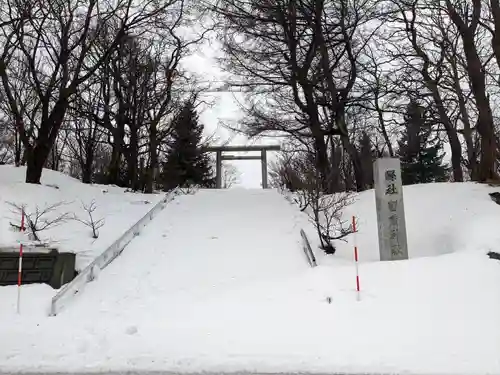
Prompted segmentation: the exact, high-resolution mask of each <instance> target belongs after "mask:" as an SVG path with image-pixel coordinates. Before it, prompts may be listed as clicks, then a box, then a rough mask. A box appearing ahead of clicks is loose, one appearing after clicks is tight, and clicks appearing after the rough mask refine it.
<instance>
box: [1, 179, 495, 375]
mask: <svg viewBox="0 0 500 375" xmlns="http://www.w3.org/2000/svg"><path fill="white" fill-rule="evenodd" d="M59 177H60V178H63V177H62V176H59ZM59 177H58V178H59ZM64 178H66V177H64ZM61 185H63V183H61ZM68 186H69V184H68ZM79 186H80V185H79V183H77V182H76V181H75V182H74V183H73V188H74V190H79V189H83V188H84V187H79ZM3 188H4V187H2V189H3ZM35 188H36V187H35ZM35 188H33V189H35ZM90 188H91V187H85V189H90ZM38 189H45V188H44V187H38ZM64 189H67V194H68V199H69V195H70V192H69V190H70V189H71V188H69V187H68V188H66V187H64V188H63V186H61V189H60V190H64ZM495 190H498V189H494V188H490V187H487V186H482V185H477V184H472V183H463V184H429V185H420V186H409V187H405V191H404V194H405V208H406V218H407V228H408V240H409V251H410V255H411V259H410V260H408V261H399V262H383V263H382V262H379V261H378V248H377V247H378V245H377V244H378V242H377V233H376V221H375V219H376V215H375V199H374V194H373V191H368V192H364V193H361V194H359V195H358V196H357V197H356V202H355V203H354V204H353V205H352V206H350V207H349V208H348V209H347V210H346V212H345V215H346V218H349V217H350V215H353V214H355V215H356V216H357V218H358V221H359V234H358V244H359V250H360V261H361V264H360V276H361V288H362V294H361V301H359V302H358V301H356V294H355V292H354V288H355V280H354V265H353V262H352V243H349V242H348V243H343V242H339V246H338V252H337V254H335V255H333V256H325V255H322V254H321V252H320V251H316V256H317V258H318V264H319V266H318V267H316V268H310V267H309V266H308V264H307V261H306V258H305V255H304V253H303V252H302V249H301V238H300V234H299V231H300V228H304V229H305V230H306V231H307V233H308V234H309V235H310V237H311V240H312V242H313V243H315V242H316V241H314V237H313V235H314V229H313V228H312V227H311V225H310V224H309V223H308V222H307V218H306V217H305V216H304V214H303V213H301V212H300V211H299V210H298V209H297V207H295V206H293V205H291V204H290V203H289V202H287V201H286V200H285V199H284V198H283V197H282V196H280V195H279V194H278V193H277V192H276V191H272V190H269V191H263V190H245V189H231V190H228V191H220V190H219V191H218V190H212V191H209V190H202V191H199V192H197V193H196V194H194V195H183V196H179V197H177V198H175V200H174V201H173V202H171V203H169V204H168V206H167V207H166V208H165V210H163V211H162V212H161V213H159V214H158V216H157V217H156V218H155V219H154V220H153V221H152V222H151V223H150V224H149V225H148V226H147V227H146V228H145V229H144V230H143V231H142V232H141V235H140V236H138V237H137V238H136V239H134V240H133V241H132V242H131V243H130V245H129V246H128V247H127V248H126V249H125V250H124V252H123V253H122V255H121V256H120V257H118V258H117V259H116V260H115V261H114V262H113V263H112V264H110V265H109V266H108V267H107V268H106V269H104V270H103V271H102V272H101V273H100V275H99V277H98V278H97V280H95V281H94V282H92V283H90V284H89V285H88V286H87V287H86V288H85V290H84V291H83V292H82V293H81V294H79V295H77V296H76V297H75V298H74V299H73V300H72V301H71V302H70V303H69V304H68V306H67V308H66V309H64V310H63V311H62V312H61V314H60V315H58V316H56V317H47V316H46V315H45V312H46V311H47V308H48V305H49V303H50V295H51V293H50V292H51V289H50V288H48V287H46V286H29V287H23V289H22V300H23V305H22V307H23V309H22V314H21V315H17V314H16V313H15V298H16V293H17V290H16V288H15V287H0V298H1V299H2V304H1V305H0V321H2V322H3V324H1V325H0V337H2V340H1V341H0V371H3V372H5V373H8V372H10V373H12V372H16V371H39V372H41V371H45V372H51V371H54V372H55V371H61V372H64V373H68V372H71V371H75V372H76V371H79V372H83V371H96V372H98V371H102V372H106V371H117V372H120V371H122V372H125V371H171V372H202V371H204V372H248V373H264V372H267V373H269V372H288V373H290V372H294V373H295V372H316V373H329V374H333V373H344V374H351V373H352V374H359V373H366V374H376V373H377V374H379V373H386V374H388V373H392V374H432V375H437V374H439V375H445V374H461V375H462V374H463V375H465V374H471V375H472V374H474V375H480V374H500V356H499V353H500V319H499V316H500V290H499V289H500V262H499V261H496V260H491V259H489V258H488V257H487V256H486V253H487V252H488V251H490V250H493V251H499V250H500V241H499V240H500V238H499V236H500V235H499V234H498V232H497V228H498V227H499V225H500V206H498V205H496V204H494V203H493V202H492V201H491V200H490V198H489V197H488V192H491V191H495ZM77 194H81V193H77ZM88 194H89V196H90V194H91V193H90V192H89V193H88ZM96 195H98V194H97V193H96ZM115 195H116V196H113V195H111V194H107V195H105V196H104V197H101V198H102V199H101V201H100V204H101V205H103V206H105V207H108V209H109V210H110V211H112V210H116V209H117V207H115V206H117V205H120V204H123V203H122V202H125V201H124V197H128V196H129V195H127V194H125V193H123V192H119V191H118V190H117V191H116V193H115ZM130 196H131V197H135V199H143V198H139V196H138V195H130ZM118 197H119V198H118ZM117 198H118V199H117ZM55 199H60V197H57V198H55ZM107 200H109V201H107ZM125 206H126V207H127V208H126V209H127V210H129V209H130V210H132V208H131V207H129V206H132V207H135V206H134V205H131V204H125ZM132 212H133V211H131V214H132ZM134 213H135V212H134ZM127 215H128V214H127ZM123 216H125V215H123ZM123 219H124V218H123ZM134 221H136V219H133V220H132V219H131V220H130V222H134ZM3 225H5V224H3ZM117 232H118V231H117ZM56 234H57V233H56V232H54V234H53V235H54V238H57V237H56ZM65 234H66V235H67V233H65ZM117 235H118V234H117ZM75 237H77V236H76V234H75ZM79 240H81V238H80V237H77V238H76V239H75V241H79ZM328 297H330V298H331V303H330V304H329V303H327V298H328ZM6 323H8V324H6Z"/></svg>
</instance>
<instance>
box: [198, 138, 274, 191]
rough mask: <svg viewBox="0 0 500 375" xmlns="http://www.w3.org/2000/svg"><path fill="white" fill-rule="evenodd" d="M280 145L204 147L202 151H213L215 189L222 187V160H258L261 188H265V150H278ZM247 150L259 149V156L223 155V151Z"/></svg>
mask: <svg viewBox="0 0 500 375" xmlns="http://www.w3.org/2000/svg"><path fill="white" fill-rule="evenodd" d="M280 149H281V147H280V146H279V145H270V146H213V147H205V148H204V149H203V151H206V152H215V153H216V158H215V178H216V184H215V187H216V188H217V189H221V188H222V162H223V161H224V160H260V162H261V169H262V188H263V189H267V188H268V183H267V151H279V150H280ZM248 151H260V156H257V155H250V156H235V155H223V152H248Z"/></svg>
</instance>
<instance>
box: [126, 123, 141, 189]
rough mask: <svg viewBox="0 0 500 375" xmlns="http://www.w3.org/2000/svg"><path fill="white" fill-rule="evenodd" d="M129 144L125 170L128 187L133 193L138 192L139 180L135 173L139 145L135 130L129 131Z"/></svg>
mask: <svg viewBox="0 0 500 375" xmlns="http://www.w3.org/2000/svg"><path fill="white" fill-rule="evenodd" d="M130 133H131V134H130V144H129V147H128V153H127V164H128V170H127V175H128V176H127V177H128V182H129V187H130V188H131V189H132V190H133V191H137V190H139V179H138V173H137V163H138V162H139V160H138V159H139V151H138V148H139V145H138V142H139V140H138V138H137V131H136V130H135V129H132V128H131V129H130Z"/></svg>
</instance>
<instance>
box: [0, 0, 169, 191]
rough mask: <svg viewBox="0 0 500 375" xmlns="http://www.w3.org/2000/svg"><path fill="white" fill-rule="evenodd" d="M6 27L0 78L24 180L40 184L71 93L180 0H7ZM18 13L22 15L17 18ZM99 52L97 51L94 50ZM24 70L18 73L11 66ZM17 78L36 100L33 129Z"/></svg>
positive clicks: (0, 57)
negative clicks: (23, 163) (18, 95)
mask: <svg viewBox="0 0 500 375" xmlns="http://www.w3.org/2000/svg"><path fill="white" fill-rule="evenodd" d="M7 3H8V4H7V5H8V7H9V10H10V11H9V12H8V13H2V15H3V16H4V17H9V18H7V19H5V20H1V21H3V23H7V24H8V26H4V27H3V28H2V30H1V32H2V33H1V38H2V39H3V50H2V52H1V53H0V78H1V80H2V87H3V90H4V92H5V95H6V98H7V100H8V104H9V109H10V111H11V112H12V114H13V117H14V119H15V121H14V122H15V124H16V128H17V131H18V132H19V136H20V139H21V141H22V143H23V146H24V149H25V153H26V162H27V172H26V182H29V183H40V176H41V173H42V168H43V166H44V165H45V162H46V160H47V158H48V157H49V153H50V151H51V149H52V147H53V146H54V143H55V142H56V139H57V136H58V134H59V131H60V129H61V126H62V124H63V121H64V119H65V116H66V113H67V111H68V108H69V106H70V104H71V102H72V101H73V100H74V98H75V93H76V92H77V91H78V89H79V88H80V87H81V86H82V85H84V84H85V83H86V82H87V81H88V80H89V79H90V78H91V77H92V76H93V75H94V74H95V72H96V71H97V70H98V69H99V67H100V66H102V64H103V63H104V62H105V61H107V59H108V57H109V56H110V55H111V54H112V53H113V52H114V51H115V50H116V48H117V46H118V45H119V44H120V43H121V42H122V41H123V38H124V37H126V35H129V34H131V33H133V32H134V31H137V30H139V29H141V28H144V27H147V25H153V24H156V25H160V24H161V22H162V17H163V18H164V19H167V18H168V17H169V14H168V12H166V10H171V8H173V7H174V6H175V5H176V4H177V3H178V1H177V0H170V1H168V0H167V1H156V0H148V1H145V2H141V4H140V5H136V2H134V1H133V0H124V1H119V2H115V3H110V2H106V1H100V0H92V1H89V2H87V3H86V4H85V6H83V7H82V6H81V5H82V4H81V2H79V1H75V0H65V1H62V2H53V1H48V0H47V1H37V2H35V3H26V2H24V3H23V2H15V1H7ZM21 16H22V17H21ZM102 35H106V37H107V38H108V40H110V43H109V44H108V46H107V48H106V49H105V50H104V51H102V50H100V47H101V44H100V43H99V40H100V39H101V36H102ZM98 51H99V53H96V52H98ZM14 64H17V66H19V65H21V66H24V67H25V68H26V71H27V74H26V75H24V76H22V75H20V74H19V72H18V71H16V69H15V65H14ZM18 81H28V82H29V85H30V87H31V88H32V90H33V93H34V94H35V98H36V106H37V108H38V110H37V116H36V122H35V125H36V129H35V131H34V132H33V134H30V132H29V131H28V130H29V124H27V123H26V122H27V121H26V120H27V118H26V116H25V115H24V114H23V112H22V110H21V107H22V106H23V105H22V103H20V102H19V100H18V98H16V96H15V93H14V88H15V85H16V84H17V82H18Z"/></svg>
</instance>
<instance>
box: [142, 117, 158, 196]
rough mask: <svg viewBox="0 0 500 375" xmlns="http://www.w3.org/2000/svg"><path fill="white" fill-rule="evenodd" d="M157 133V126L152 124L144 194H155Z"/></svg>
mask: <svg viewBox="0 0 500 375" xmlns="http://www.w3.org/2000/svg"><path fill="white" fill-rule="evenodd" d="M156 133H157V131H156V124H154V123H151V125H150V127H149V164H148V167H147V170H146V176H145V186H144V192H145V193H146V194H151V193H153V183H154V178H155V175H154V174H155V170H156V165H157V164H158V152H157V149H156V148H157V144H156V143H157V134H156Z"/></svg>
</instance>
